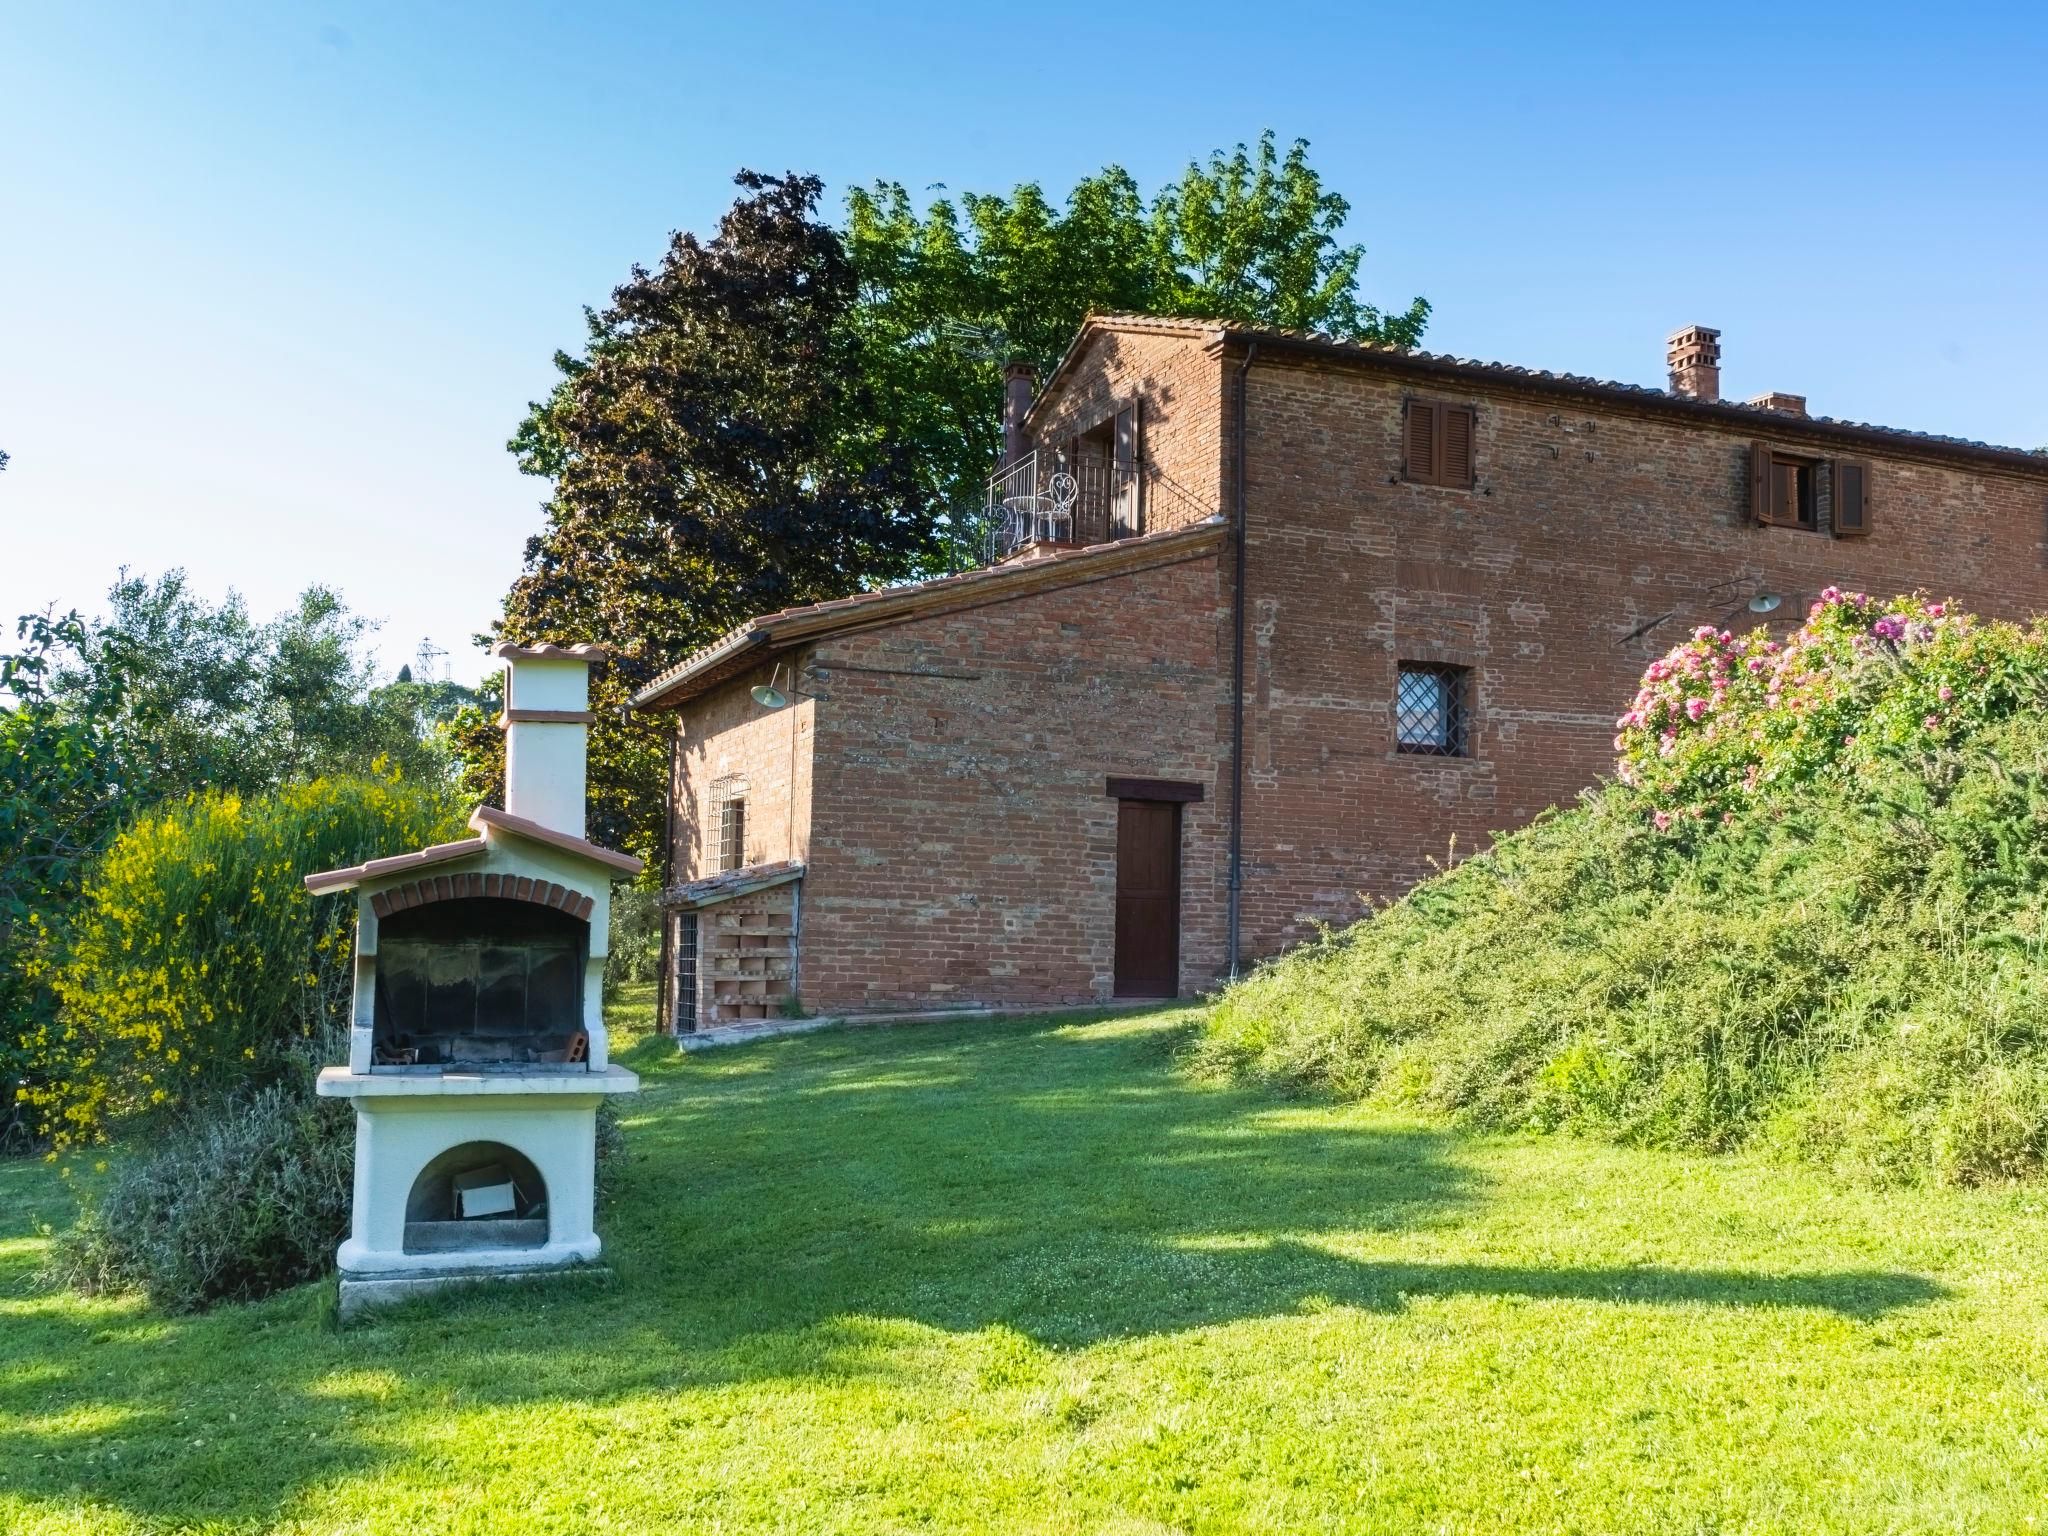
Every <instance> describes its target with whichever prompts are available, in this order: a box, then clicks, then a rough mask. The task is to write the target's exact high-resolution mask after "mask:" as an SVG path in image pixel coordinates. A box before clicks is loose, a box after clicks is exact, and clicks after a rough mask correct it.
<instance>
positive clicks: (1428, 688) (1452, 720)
mask: <svg viewBox="0 0 2048 1536" xmlns="http://www.w3.org/2000/svg"><path fill="white" fill-rule="evenodd" d="M1470 679H1471V670H1470V669H1469V668H1467V667H1446V666H1437V665H1434V664H1430V663H1424V662H1419V661H1404V662H1402V663H1401V672H1400V677H1399V680H1398V681H1397V682H1396V683H1395V685H1394V748H1395V750H1396V751H1399V752H1418V753H1422V754H1423V755H1425V756H1430V757H1464V756H1467V755H1468V753H1469V748H1470V737H1469V732H1468V717H1469V715H1470V710H1469V708H1468V707H1467V694H1468V692H1469V685H1470Z"/></svg>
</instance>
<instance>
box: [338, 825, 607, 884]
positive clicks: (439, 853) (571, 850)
mask: <svg viewBox="0 0 2048 1536" xmlns="http://www.w3.org/2000/svg"><path fill="white" fill-rule="evenodd" d="M469 825H470V828H471V830H472V831H474V832H475V833H476V834H477V835H476V836H475V837H465V838H463V839H461V840H460V841H458V842H452V843H435V844H434V845H433V846H432V847H430V848H421V849H419V850H417V851H415V852H413V853H399V854H393V855H392V856H391V857H390V858H386V859H371V860H369V861H368V862H366V863H362V864H351V865H349V866H348V867H347V868H346V869H326V870H322V871H320V872H319V873H318V874H314V875H307V876H306V877H305V886H306V889H307V890H308V891H310V892H312V893H313V894H314V895H315V896H325V895H328V894H330V893H332V892H335V891H347V890H353V889H354V888H355V887H357V886H359V885H378V884H382V883H383V882H385V881H387V880H396V879H402V878H404V877H405V876H407V875H411V874H416V873H418V872H419V871H420V870H423V869H434V868H438V867H440V866H442V865H449V864H458V863H460V862H462V861H463V860H464V859H473V858H478V857H480V856H482V855H484V854H486V853H488V852H490V850H491V846H492V845H493V844H494V843H496V842H499V841H501V840H503V839H505V838H523V839H525V840H526V841H527V842H531V843H539V844H541V845H542V846H543V847H547V848H551V849H553V850H554V851H555V852H556V853H562V854H567V855H568V856H569V857H571V858H573V859H580V860H582V861H583V862H585V863H587V864H590V865H593V866H594V867H596V868H598V869H601V870H603V871H604V872H605V876H606V878H607V879H612V880H618V879H624V878H626V877H628V876H631V875H637V874H639V873H640V871H641V869H642V867H643V866H642V864H641V861H640V860H638V859H636V858H634V857H633V856H632V855H631V854H630V853H620V852H618V851H617V850H616V849H612V848H602V847H599V846H598V845H597V844H596V843H593V842H590V841H588V840H587V839H585V838H581V837H577V836H575V835H574V834H572V833H568V832H558V831H556V830H555V829H554V828H553V827H544V826H542V825H541V824H540V823H539V822H537V821H529V820H527V819H526V818H525V817H524V816H514V815H512V814H510V813H509V812H507V811H501V810H499V809H498V808H497V807H496V806H493V805H480V806H478V807H477V808H476V809H475V810H474V811H472V812H470V816H469Z"/></svg>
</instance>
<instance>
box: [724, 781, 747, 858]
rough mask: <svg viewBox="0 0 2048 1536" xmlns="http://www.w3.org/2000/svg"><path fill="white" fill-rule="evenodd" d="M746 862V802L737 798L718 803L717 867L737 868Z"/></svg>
mask: <svg viewBox="0 0 2048 1536" xmlns="http://www.w3.org/2000/svg"><path fill="white" fill-rule="evenodd" d="M746 862H747V802H746V801H744V800H741V799H738V798H734V799H731V800H721V801H719V803H718V867H719V869H720V870H721V871H724V870H728V869H738V868H739V867H740V866H741V865H743V864H745V863H746Z"/></svg>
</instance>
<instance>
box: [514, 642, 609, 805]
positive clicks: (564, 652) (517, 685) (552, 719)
mask: <svg viewBox="0 0 2048 1536" xmlns="http://www.w3.org/2000/svg"><path fill="white" fill-rule="evenodd" d="M491 654H492V655H493V656H495V657H497V658H498V659H499V660H500V661H502V662H504V663H505V713H504V714H503V715H501V716H500V717H499V720H498V723H499V725H501V726H502V727H503V728H504V731H505V809H506V811H507V812H509V813H510V814H511V815H514V816H523V817H525V818H526V819H527V820H528V821H536V822H539V823H540V824H541V825H542V826H544V827H546V828H548V829H549V830H550V831H553V832H567V833H568V834H569V835H570V836H572V837H583V836H586V835H587V833H586V830H585V812H586V807H585V800H584V795H585V766H584V761H585V753H586V750H587V748H588V744H589V736H590V722H591V718H592V717H591V713H590V664H591V663H592V662H593V661H596V660H598V659H599V658H600V657H602V656H603V655H604V652H603V651H602V650H600V649H599V648H598V647H596V646H594V645H570V646H561V645H545V644H544V645H513V644H511V643H510V642H509V641H507V642H501V643H499V644H497V645H494V646H492V647H491Z"/></svg>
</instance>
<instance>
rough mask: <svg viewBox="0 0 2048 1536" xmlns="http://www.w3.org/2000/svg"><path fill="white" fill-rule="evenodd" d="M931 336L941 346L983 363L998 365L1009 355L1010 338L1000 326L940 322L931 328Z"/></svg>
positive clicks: (964, 322)
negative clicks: (976, 358)
mask: <svg viewBox="0 0 2048 1536" xmlns="http://www.w3.org/2000/svg"><path fill="white" fill-rule="evenodd" d="M932 334H933V337H934V339H936V340H937V341H939V342H940V343H942V344H943V345H945V346H949V347H951V348H952V349H953V350H954V351H956V352H963V353H965V354H966V355H967V356H969V357H978V358H980V359H981V360H982V361H983V362H985V363H1000V362H1002V361H1003V360H1004V359H1005V358H1007V357H1008V356H1009V355H1010V350H1011V348H1010V338H1009V336H1008V335H1006V334H1005V333H1004V331H1003V328H1002V327H1001V326H1000V325H974V324H971V323H970V322H968V321H966V320H941V321H940V322H939V323H938V324H937V325H936V326H934V327H933V328H932Z"/></svg>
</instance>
